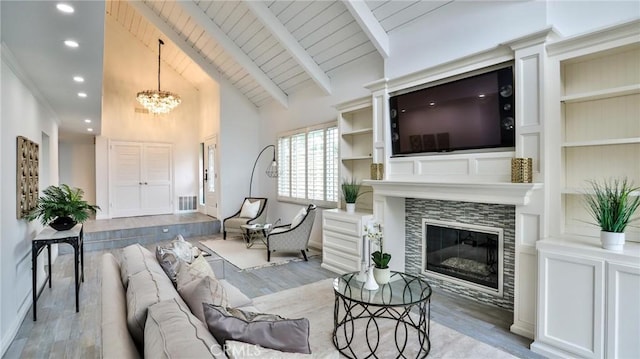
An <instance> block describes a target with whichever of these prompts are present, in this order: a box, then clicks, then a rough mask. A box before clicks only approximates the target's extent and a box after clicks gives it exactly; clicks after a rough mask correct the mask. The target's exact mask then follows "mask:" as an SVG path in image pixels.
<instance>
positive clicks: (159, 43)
mask: <svg viewBox="0 0 640 359" xmlns="http://www.w3.org/2000/svg"><path fill="white" fill-rule="evenodd" d="M162 45H164V41H162V40H161V39H158V92H160V53H161V52H162Z"/></svg>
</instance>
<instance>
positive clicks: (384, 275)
mask: <svg viewBox="0 0 640 359" xmlns="http://www.w3.org/2000/svg"><path fill="white" fill-rule="evenodd" d="M373 277H374V278H375V279H376V283H378V284H380V285H384V284H387V283H389V279H391V269H389V268H385V269H380V268H373Z"/></svg>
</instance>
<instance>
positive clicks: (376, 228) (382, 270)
mask: <svg viewBox="0 0 640 359" xmlns="http://www.w3.org/2000/svg"><path fill="white" fill-rule="evenodd" d="M364 232H365V236H366V237H367V238H368V239H369V241H371V242H373V243H375V244H376V245H377V246H378V250H376V251H375V252H373V253H371V260H372V261H373V277H374V278H375V280H376V283H378V284H380V285H383V284H387V283H389V280H390V278H391V270H390V269H389V262H390V261H391V254H389V253H385V252H384V247H383V242H384V241H383V233H382V225H381V224H380V223H378V222H377V221H375V220H374V221H370V222H369V223H367V225H366V226H365V227H364Z"/></svg>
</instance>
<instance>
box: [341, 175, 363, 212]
mask: <svg viewBox="0 0 640 359" xmlns="http://www.w3.org/2000/svg"><path fill="white" fill-rule="evenodd" d="M361 186H362V185H361V184H360V183H359V182H358V181H357V180H356V179H355V178H352V179H351V180H348V181H347V180H346V179H343V180H342V185H341V186H340V187H341V188H342V197H343V198H344V202H345V203H346V204H347V212H349V213H353V212H355V210H356V201H357V200H358V197H360V195H361V193H360V187H361Z"/></svg>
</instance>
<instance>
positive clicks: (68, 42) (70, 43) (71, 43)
mask: <svg viewBox="0 0 640 359" xmlns="http://www.w3.org/2000/svg"><path fill="white" fill-rule="evenodd" d="M64 44H65V45H67V46H68V47H74V48H75V47H78V46H80V45H79V44H78V42H77V41H73V40H64Z"/></svg>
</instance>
